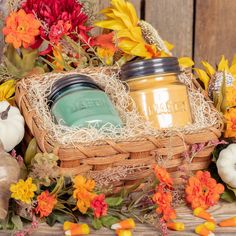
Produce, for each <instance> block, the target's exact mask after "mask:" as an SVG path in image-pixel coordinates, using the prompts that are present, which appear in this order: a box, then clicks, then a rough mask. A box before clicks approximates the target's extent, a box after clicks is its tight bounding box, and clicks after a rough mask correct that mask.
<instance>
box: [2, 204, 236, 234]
mask: <svg viewBox="0 0 236 236" xmlns="http://www.w3.org/2000/svg"><path fill="white" fill-rule="evenodd" d="M209 212H211V214H212V215H213V217H214V218H215V219H216V221H217V222H219V221H221V220H223V219H226V218H229V217H233V216H236V203H220V204H218V205H217V206H215V207H212V208H211V209H210V210H209ZM177 215H178V218H177V221H180V222H183V223H185V231H183V232H175V231H168V235H170V236H174V235H176V236H194V235H196V234H195V233H194V228H195V227H196V226H197V225H198V224H201V223H203V222H204V221H203V220H202V219H199V218H197V217H194V216H193V215H192V211H191V210H190V209H189V208H187V207H180V208H178V209H177ZM8 235H9V236H10V235H11V234H10V233H7V232H1V231H0V236H8ZM63 235H64V232H63V230H62V225H59V224H58V225H56V226H54V227H53V228H50V227H49V226H47V225H46V224H41V225H40V227H39V229H38V230H37V231H36V232H35V233H34V234H33V236H63ZM90 235H94V236H103V235H115V234H114V232H113V231H110V230H107V229H102V230H99V231H92V232H91V234H90ZM133 235H134V236H154V235H159V233H158V232H157V231H156V230H155V228H154V227H150V226H148V225H142V224H138V225H137V227H136V228H135V230H134V232H133ZM215 235H216V236H235V235H236V227H235V228H233V227H227V228H221V227H217V228H216V231H215Z"/></svg>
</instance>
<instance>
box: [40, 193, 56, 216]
mask: <svg viewBox="0 0 236 236" xmlns="http://www.w3.org/2000/svg"><path fill="white" fill-rule="evenodd" d="M37 201H38V205H37V207H36V209H35V210H36V213H37V214H39V213H40V218H42V217H46V216H49V215H50V214H51V213H52V210H53V208H54V206H55V205H56V204H57V199H56V198H55V196H54V195H50V194H49V192H48V191H44V192H42V193H41V194H40V195H39V196H38V197H37Z"/></svg>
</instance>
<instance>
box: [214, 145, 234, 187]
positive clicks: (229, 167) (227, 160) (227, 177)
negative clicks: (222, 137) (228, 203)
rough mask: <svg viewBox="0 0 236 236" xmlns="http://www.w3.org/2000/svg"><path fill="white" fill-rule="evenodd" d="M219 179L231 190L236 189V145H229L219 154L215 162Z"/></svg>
mask: <svg viewBox="0 0 236 236" xmlns="http://www.w3.org/2000/svg"><path fill="white" fill-rule="evenodd" d="M216 166H217V169H218V174H219V176H220V177H221V179H222V180H223V181H224V182H225V183H226V184H228V185H229V186H230V187H232V188H236V144H234V143H233V144H230V145H229V146H228V147H227V148H225V149H224V150H222V151H221V152H220V155H219V158H218V160H217V162H216Z"/></svg>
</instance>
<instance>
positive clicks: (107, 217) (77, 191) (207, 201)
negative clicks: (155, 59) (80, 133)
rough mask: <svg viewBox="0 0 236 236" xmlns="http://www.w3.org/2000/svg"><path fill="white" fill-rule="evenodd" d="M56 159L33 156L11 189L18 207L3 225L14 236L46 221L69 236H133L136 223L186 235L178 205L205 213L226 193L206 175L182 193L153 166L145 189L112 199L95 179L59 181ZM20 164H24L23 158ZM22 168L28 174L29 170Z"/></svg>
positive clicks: (189, 183) (188, 182) (124, 192)
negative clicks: (99, 234)
mask: <svg viewBox="0 0 236 236" xmlns="http://www.w3.org/2000/svg"><path fill="white" fill-rule="evenodd" d="M28 155H29V151H28ZM30 155H33V152H32V151H31V153H30ZM14 157H16V155H14V156H13V157H12V158H14ZM57 159H58V158H57V156H55V155H54V154H46V153H41V154H39V153H38V154H36V155H33V158H32V160H31V164H30V165H28V167H27V169H28V173H27V175H26V176H28V177H27V178H26V179H25V180H23V179H19V181H18V182H17V183H13V184H11V186H10V189H9V190H10V192H11V206H14V207H13V208H9V217H8V218H6V219H5V225H7V227H8V228H11V229H13V230H14V231H15V232H16V234H15V235H28V234H30V233H31V232H32V231H33V230H35V228H37V226H38V224H39V223H40V222H43V221H46V222H47V223H48V224H49V225H51V226H52V225H54V224H55V223H56V222H59V223H62V224H63V225H64V227H63V228H64V231H65V235H86V234H89V233H90V228H91V227H92V228H94V229H100V228H101V227H107V228H110V229H113V230H115V231H116V234H117V235H120V236H121V235H132V233H131V232H132V230H134V228H135V222H141V223H149V224H151V225H153V226H155V227H157V228H158V229H159V230H160V231H161V232H162V235H167V228H169V229H171V230H184V224H183V223H181V222H177V221H175V220H176V218H177V216H178V213H177V212H176V210H175V208H176V207H177V206H178V205H180V204H183V203H184V202H186V204H188V205H189V206H191V207H192V209H194V211H195V210H196V209H199V208H200V209H201V210H202V211H205V210H206V209H208V208H209V207H211V206H213V205H215V204H217V202H218V200H219V198H220V194H221V193H223V191H224V187H223V185H222V184H217V183H216V181H215V180H214V179H213V178H212V177H211V175H210V173H209V172H207V171H205V172H202V171H198V172H197V173H196V174H195V175H191V177H190V178H188V179H186V181H185V182H186V187H185V188H181V187H180V186H178V185H175V184H174V182H173V179H172V178H171V177H170V175H169V173H168V172H167V171H166V170H165V169H164V168H161V167H160V166H157V165H155V166H153V175H151V176H150V177H149V178H148V179H146V180H144V181H147V182H148V184H147V185H145V186H144V187H141V186H142V183H140V184H137V185H136V186H133V187H130V188H124V189H120V190H119V191H118V192H116V194H115V195H114V194H113V195H111V194H112V192H111V190H107V189H103V188H102V187H99V186H97V185H96V182H95V181H94V180H93V179H89V178H86V177H84V176H81V175H78V176H75V177H73V178H69V177H68V178H66V177H61V176H60V175H59V172H58V171H57V163H56V161H57ZM18 160H19V161H20V162H22V158H20V157H18ZM21 166H22V167H21V169H22V170H25V165H21ZM45 166H47V167H50V168H46V169H45ZM140 187H141V189H140V190H139V191H137V192H134V190H135V189H138V188H140ZM194 214H195V215H196V213H194ZM80 216H86V217H87V218H88V219H89V223H81V222H80V221H78V220H79V218H80ZM198 217H201V215H200V216H199V215H198ZM28 220H30V221H32V224H31V226H27V227H26V228H24V227H23V222H26V221H28ZM206 220H207V219H206Z"/></svg>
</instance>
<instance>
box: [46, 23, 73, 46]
mask: <svg viewBox="0 0 236 236" xmlns="http://www.w3.org/2000/svg"><path fill="white" fill-rule="evenodd" d="M70 28H71V24H70V23H69V22H68V21H67V22H64V21H63V20H59V21H58V22H57V24H56V25H53V26H52V27H51V30H50V32H49V39H50V41H51V42H52V43H55V44H58V42H59V40H60V39H61V37H62V36H63V35H67V34H68V33H69V30H70Z"/></svg>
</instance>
